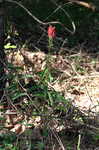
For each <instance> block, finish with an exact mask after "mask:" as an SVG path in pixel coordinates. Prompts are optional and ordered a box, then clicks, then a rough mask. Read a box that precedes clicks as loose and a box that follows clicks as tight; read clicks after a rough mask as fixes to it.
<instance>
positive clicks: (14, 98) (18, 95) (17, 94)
mask: <svg viewBox="0 0 99 150" xmlns="http://www.w3.org/2000/svg"><path fill="white" fill-rule="evenodd" d="M26 95H27V93H16V95H14V97H13V98H12V100H16V99H18V98H19V97H22V96H26Z"/></svg>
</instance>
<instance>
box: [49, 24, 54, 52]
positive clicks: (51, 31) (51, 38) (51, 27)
mask: <svg viewBox="0 0 99 150" xmlns="http://www.w3.org/2000/svg"><path fill="white" fill-rule="evenodd" d="M47 32H48V46H49V52H50V50H51V49H52V48H53V39H54V38H55V36H56V28H55V27H54V26H51V25H50V26H49V27H48V31H47Z"/></svg>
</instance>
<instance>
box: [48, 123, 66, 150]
mask: <svg viewBox="0 0 99 150" xmlns="http://www.w3.org/2000/svg"><path fill="white" fill-rule="evenodd" d="M49 128H50V130H51V131H52V134H53V135H54V137H55V138H56V140H57V142H58V143H59V145H60V146H61V148H62V150H66V149H65V148H64V145H63V143H62V141H61V139H60V138H59V136H58V134H56V133H55V131H54V130H53V129H52V128H51V127H50V126H49Z"/></svg>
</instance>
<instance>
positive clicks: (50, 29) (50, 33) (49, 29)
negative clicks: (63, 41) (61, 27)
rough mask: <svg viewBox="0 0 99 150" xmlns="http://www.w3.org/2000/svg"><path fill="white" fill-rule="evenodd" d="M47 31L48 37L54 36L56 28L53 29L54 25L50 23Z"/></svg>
mask: <svg viewBox="0 0 99 150" xmlns="http://www.w3.org/2000/svg"><path fill="white" fill-rule="evenodd" d="M47 33H48V37H49V38H54V37H55V36H56V29H55V27H53V26H51V25H50V26H49V27H48V30H47Z"/></svg>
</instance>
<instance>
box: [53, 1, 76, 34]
mask: <svg viewBox="0 0 99 150" xmlns="http://www.w3.org/2000/svg"><path fill="white" fill-rule="evenodd" d="M51 1H52V2H53V3H54V4H55V5H56V6H57V7H58V8H59V9H61V10H62V11H63V12H64V14H65V15H66V16H67V17H68V18H69V20H70V21H71V24H72V27H73V31H70V30H69V29H68V28H66V30H67V31H68V32H70V33H72V34H74V33H75V31H76V26H75V23H74V21H73V20H72V19H71V17H70V15H69V14H68V13H67V12H66V11H65V10H64V9H63V6H64V5H63V6H61V5H60V6H59V5H58V4H57V3H56V2H54V1H53V0H51ZM65 5H66V4H65ZM61 25H62V24H61Z"/></svg>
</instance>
